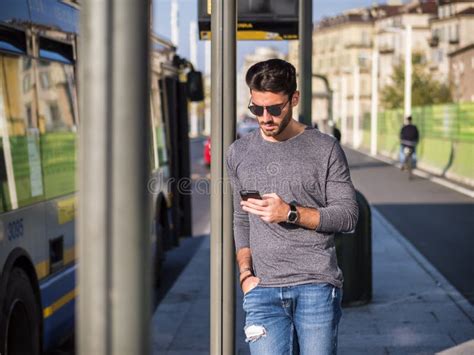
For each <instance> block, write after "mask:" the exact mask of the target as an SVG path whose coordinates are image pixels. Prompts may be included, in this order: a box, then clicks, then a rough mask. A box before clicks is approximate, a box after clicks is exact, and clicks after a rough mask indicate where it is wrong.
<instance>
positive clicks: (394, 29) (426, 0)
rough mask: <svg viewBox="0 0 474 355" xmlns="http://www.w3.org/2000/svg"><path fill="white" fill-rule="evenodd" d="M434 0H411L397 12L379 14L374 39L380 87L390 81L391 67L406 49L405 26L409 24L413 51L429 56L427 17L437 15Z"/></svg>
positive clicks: (401, 57) (402, 55) (401, 59)
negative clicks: (376, 46)
mask: <svg viewBox="0 0 474 355" xmlns="http://www.w3.org/2000/svg"><path fill="white" fill-rule="evenodd" d="M436 13H437V4H436V1H435V0H412V1H409V2H407V3H405V4H404V5H403V6H400V7H399V8H398V9H397V11H394V12H392V13H391V14H387V15H385V16H379V19H378V20H377V21H376V22H375V34H376V35H375V36H376V39H375V42H376V43H377V45H378V49H379V53H380V62H379V88H382V87H384V86H386V85H389V84H391V83H392V79H391V77H392V74H393V67H394V66H395V65H398V64H400V61H401V63H403V58H404V56H405V53H406V52H405V48H406V40H407V36H406V28H407V26H410V27H411V31H412V35H411V42H412V49H411V50H412V53H420V54H422V55H423V56H424V57H425V58H426V59H427V61H428V60H429V58H430V52H431V50H430V46H429V39H430V37H431V29H430V20H431V19H433V18H435V17H436Z"/></svg>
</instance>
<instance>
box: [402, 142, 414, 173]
mask: <svg viewBox="0 0 474 355" xmlns="http://www.w3.org/2000/svg"><path fill="white" fill-rule="evenodd" d="M414 152H415V150H414V148H413V147H408V146H404V147H403V154H404V155H405V159H404V161H403V165H402V170H407V171H408V180H411V179H413V153H414Z"/></svg>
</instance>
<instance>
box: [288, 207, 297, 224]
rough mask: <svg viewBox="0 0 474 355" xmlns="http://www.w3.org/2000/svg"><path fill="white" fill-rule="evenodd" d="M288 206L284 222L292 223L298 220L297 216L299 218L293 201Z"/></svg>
mask: <svg viewBox="0 0 474 355" xmlns="http://www.w3.org/2000/svg"><path fill="white" fill-rule="evenodd" d="M289 206H290V211H289V212H288V215H287V216H286V222H287V223H293V224H294V223H296V222H298V218H299V215H298V210H297V209H296V206H295V204H293V203H290V204H289Z"/></svg>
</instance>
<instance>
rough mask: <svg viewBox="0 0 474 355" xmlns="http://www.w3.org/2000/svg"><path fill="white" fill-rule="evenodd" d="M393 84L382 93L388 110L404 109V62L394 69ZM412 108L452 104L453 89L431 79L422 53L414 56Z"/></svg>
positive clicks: (382, 99)
mask: <svg viewBox="0 0 474 355" xmlns="http://www.w3.org/2000/svg"><path fill="white" fill-rule="evenodd" d="M391 78H392V84H391V85H386V86H385V87H384V88H383V89H382V92H381V101H382V104H383V106H384V107H385V108H386V109H396V108H402V107H403V102H404V95H405V66H404V63H403V61H400V64H397V65H395V66H394V67H393V74H392V77H391ZM411 95H412V96H411V97H412V106H425V105H433V104H439V103H445V102H452V95H451V88H450V86H449V85H447V84H444V83H440V82H439V81H437V80H436V79H433V78H432V77H431V74H430V73H429V70H428V69H427V65H426V59H425V57H424V56H423V54H421V53H413V55H412V93H411Z"/></svg>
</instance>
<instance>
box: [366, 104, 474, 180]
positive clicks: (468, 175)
mask: <svg viewBox="0 0 474 355" xmlns="http://www.w3.org/2000/svg"><path fill="white" fill-rule="evenodd" d="M412 117H413V123H414V124H416V125H417V126H418V129H419V131H420V143H419V145H418V148H417V155H418V161H419V163H420V165H421V166H424V167H427V168H431V169H432V170H433V171H435V172H438V173H440V174H443V175H447V176H449V177H453V178H458V179H459V180H462V181H464V182H474V103H460V104H445V105H435V106H424V107H415V108H413V110H412ZM402 125H403V110H390V111H385V112H382V113H380V114H379V116H378V140H377V150H378V152H379V153H381V154H383V155H388V156H390V157H392V158H396V157H397V156H398V150H399V144H400V143H399V132H400V128H401V127H402ZM362 130H363V133H362V147H364V148H366V149H369V148H370V114H367V115H364V117H363V120H362Z"/></svg>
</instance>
